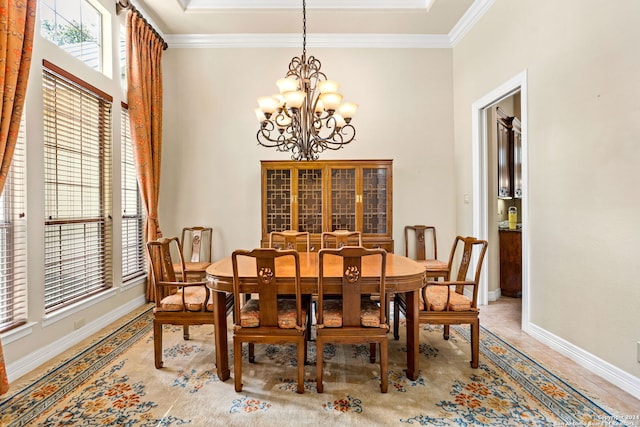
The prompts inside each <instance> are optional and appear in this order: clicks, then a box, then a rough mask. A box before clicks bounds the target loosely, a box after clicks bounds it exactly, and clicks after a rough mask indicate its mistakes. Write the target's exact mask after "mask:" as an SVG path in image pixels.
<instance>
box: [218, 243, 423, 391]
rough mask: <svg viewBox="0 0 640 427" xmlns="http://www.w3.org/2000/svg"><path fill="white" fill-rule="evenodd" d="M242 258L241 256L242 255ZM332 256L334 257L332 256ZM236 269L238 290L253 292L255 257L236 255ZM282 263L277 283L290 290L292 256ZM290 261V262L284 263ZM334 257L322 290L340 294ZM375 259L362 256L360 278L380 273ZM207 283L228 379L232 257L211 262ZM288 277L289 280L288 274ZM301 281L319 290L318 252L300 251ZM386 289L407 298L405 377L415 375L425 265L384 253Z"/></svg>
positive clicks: (221, 370) (221, 369)
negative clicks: (228, 318) (237, 263)
mask: <svg viewBox="0 0 640 427" xmlns="http://www.w3.org/2000/svg"><path fill="white" fill-rule="evenodd" d="M243 258H244V259H243ZM332 259H333V260H332ZM239 261H240V262H239V265H238V273H239V276H240V291H241V292H242V293H252V292H254V291H255V289H256V287H257V286H258V285H257V281H256V268H255V260H251V259H247V258H246V257H242V258H240V259H239ZM279 262H281V263H282V264H281V265H278V264H276V274H277V275H278V279H279V280H278V286H282V287H283V288H284V289H282V291H283V292H285V293H287V292H291V293H293V289H294V287H293V277H292V276H293V258H292V257H283V258H282V259H281V260H279ZM287 263H289V265H287ZM338 263H339V258H337V257H327V258H326V259H325V293H331V294H335V295H340V294H341V288H340V287H341V283H342V267H341V265H339V264H338ZM373 264H374V263H371V264H369V263H367V262H366V258H365V259H364V260H363V266H362V275H363V278H364V279H363V280H366V278H367V277H371V278H374V277H376V276H379V275H380V271H379V267H374V266H373ZM206 272H207V283H208V284H207V286H208V287H209V288H210V289H211V290H212V291H214V292H212V294H213V295H212V297H213V304H214V312H215V314H214V316H215V334H214V335H215V344H216V369H217V374H218V378H219V379H220V380H221V381H225V380H227V379H228V378H229V377H230V376H231V373H230V371H229V354H228V345H227V339H228V338H227V313H228V309H229V307H230V306H229V304H228V302H229V294H233V268H232V265H231V257H230V256H229V257H226V258H223V259H221V260H219V261H216V262H214V263H213V264H211V265H210V266H209V267H208V268H207V270H206ZM288 277H291V281H287V278H288ZM300 281H301V288H302V293H303V294H308V295H313V294H317V293H318V253H317V252H300ZM385 283H386V292H387V293H388V294H395V293H398V292H401V293H404V294H405V296H406V302H407V312H406V319H407V334H406V337H407V338H406V339H407V378H409V379H411V380H416V379H418V374H419V366H418V356H419V322H418V302H419V298H420V296H419V295H420V289H421V288H422V287H423V286H424V284H425V268H424V266H423V265H420V264H419V263H417V262H415V261H414V260H412V259H410V258H407V257H405V256H401V255H396V254H393V253H388V254H387V262H386V282H385Z"/></svg>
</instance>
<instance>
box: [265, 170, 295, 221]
mask: <svg viewBox="0 0 640 427" xmlns="http://www.w3.org/2000/svg"><path fill="white" fill-rule="evenodd" d="M265 193H266V194H265V197H266V221H267V223H266V232H267V233H271V232H272V231H284V230H289V229H291V170H290V169H268V170H267V173H266V182H265Z"/></svg>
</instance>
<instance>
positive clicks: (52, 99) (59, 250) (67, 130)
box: [43, 61, 112, 313]
mask: <svg viewBox="0 0 640 427" xmlns="http://www.w3.org/2000/svg"><path fill="white" fill-rule="evenodd" d="M43 84H44V91H43V101H44V102H43V103H44V151H45V153H44V154H45V174H44V175H45V312H47V313H49V312H51V311H54V310H56V309H58V308H60V307H63V306H65V305H67V304H69V303H73V302H76V301H78V300H81V299H83V298H86V297H88V296H90V295H92V294H95V293H96V292H99V291H101V290H103V289H105V288H108V287H110V286H111V285H112V277H111V270H112V268H111V234H112V233H111V221H110V217H109V213H110V210H111V106H112V98H111V96H109V95H107V94H105V93H103V92H101V91H100V90H98V89H96V88H94V87H93V86H91V85H89V84H87V83H85V82H83V81H82V80H80V79H78V78H76V77H75V76H73V75H71V74H69V73H68V72H66V71H64V70H62V69H60V68H59V67H57V66H55V65H53V64H51V63H49V62H47V61H44V70H43Z"/></svg>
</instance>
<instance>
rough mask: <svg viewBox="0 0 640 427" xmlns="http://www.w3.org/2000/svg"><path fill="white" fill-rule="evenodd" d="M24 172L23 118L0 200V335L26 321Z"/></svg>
mask: <svg viewBox="0 0 640 427" xmlns="http://www.w3.org/2000/svg"><path fill="white" fill-rule="evenodd" d="M26 170H27V169H26V163H25V120H24V115H23V116H22V121H21V123H20V130H19V132H18V141H17V143H16V148H15V151H14V153H13V158H12V160H11V167H10V168H9V175H8V176H7V181H6V182H5V184H4V190H3V192H2V196H0V332H2V331H6V330H9V329H11V328H14V327H16V326H19V325H21V324H23V323H25V322H26V320H27V242H26V234H27V233H26V231H27V230H26V218H25V203H24V197H25V172H26Z"/></svg>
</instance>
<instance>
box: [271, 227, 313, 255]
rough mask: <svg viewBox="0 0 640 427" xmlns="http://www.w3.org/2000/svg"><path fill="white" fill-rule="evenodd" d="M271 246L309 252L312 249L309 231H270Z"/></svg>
mask: <svg viewBox="0 0 640 427" xmlns="http://www.w3.org/2000/svg"><path fill="white" fill-rule="evenodd" d="M269 247H270V248H275V249H295V250H296V251H300V252H309V251H310V250H311V238H310V235H309V232H308V231H297V230H284V231H272V232H271V233H269Z"/></svg>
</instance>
